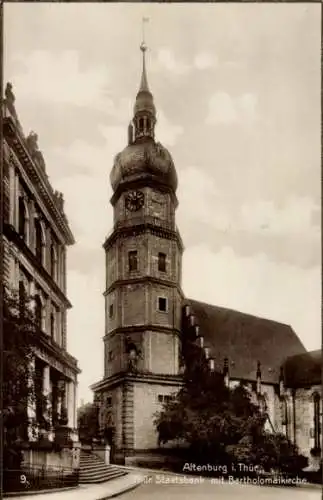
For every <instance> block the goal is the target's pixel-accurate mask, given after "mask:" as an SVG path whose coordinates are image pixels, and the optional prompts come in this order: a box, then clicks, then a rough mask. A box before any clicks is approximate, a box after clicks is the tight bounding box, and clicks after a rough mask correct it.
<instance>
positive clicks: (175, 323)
mask: <svg viewBox="0 0 323 500" xmlns="http://www.w3.org/2000/svg"><path fill="white" fill-rule="evenodd" d="M146 50H147V48H146V45H145V44H144V43H143V44H142V45H141V52H142V64H143V68H142V76H141V83H140V87H139V91H138V93H137V96H136V100H135V105H134V113H133V119H132V121H131V122H130V124H129V127H128V145H127V146H126V147H125V149H124V150H123V151H122V152H121V153H119V154H118V155H117V156H116V158H115V161H114V165H113V168H112V171H111V176H110V181H111V185H112V189H113V196H112V198H111V204H112V206H113V211H114V226H113V230H112V232H111V234H110V235H109V236H108V238H107V239H106V241H105V243H104V250H105V255H106V285H105V292H104V297H105V318H106V320H105V324H106V326H105V335H104V377H103V379H102V380H101V381H99V382H97V383H96V384H94V385H93V386H92V389H93V391H94V401H95V402H96V403H97V405H98V407H99V415H100V425H101V427H102V428H103V429H106V430H109V429H110V430H112V431H111V434H110V438H109V439H110V440H111V444H112V446H113V449H114V456H115V457H118V460H119V459H120V457H121V459H122V460H124V461H125V462H126V463H129V462H131V461H135V460H136V456H137V457H138V456H139V455H140V454H142V453H149V452H152V451H156V450H157V449H158V436H157V432H156V429H155V427H154V424H153V420H154V414H155V413H156V412H157V411H158V410H160V409H161V408H162V403H163V402H164V401H165V400H167V399H168V398H171V397H173V395H174V394H176V392H177V391H178V390H179V388H180V387H181V383H182V373H183V366H181V356H180V351H181V346H180V343H181V337H182V335H185V332H186V331H188V330H190V331H193V332H194V334H195V336H196V342H197V343H198V345H200V347H201V348H202V349H203V350H204V353H205V356H206V358H207V359H208V363H209V367H210V370H217V371H220V372H222V373H223V376H224V377H225V381H226V383H227V384H229V385H230V386H234V385H235V384H237V383H239V381H244V382H245V383H246V384H247V386H248V387H249V389H250V391H251V392H252V394H253V397H254V398H255V399H256V400H257V401H259V404H262V405H263V407H264V408H265V409H266V412H267V413H268V422H267V427H268V429H269V430H271V431H272V432H283V433H285V434H286V435H287V436H288V437H289V438H290V439H291V440H292V441H293V442H294V443H296V444H297V445H298V446H299V448H300V451H301V452H303V453H304V454H306V455H310V451H311V450H313V449H314V448H315V449H316V450H320V448H321V428H320V421H321V415H322V402H321V364H320V355H321V353H320V352H314V353H312V352H307V351H306V349H305V348H304V346H303V345H302V343H301V341H300V340H299V338H298V337H297V335H296V333H295V332H294V331H293V329H292V328H291V327H290V326H288V325H285V324H280V323H277V322H274V321H270V320H267V319H263V318H258V317H255V316H251V315H249V314H244V313H241V312H238V311H234V310H229V309H226V308H222V307H218V306H214V305H210V304H205V303H202V302H198V301H196V300H191V299H189V298H187V297H185V295H184V292H183V290H182V286H181V283H182V256H183V251H184V247H183V242H182V239H181V236H180V233H179V230H178V228H177V226H176V216H175V214H176V208H177V206H178V200H177V197H176V189H177V175H176V168H175V165H174V161H173V159H172V157H171V154H170V153H169V151H168V150H167V149H166V148H165V147H164V146H163V145H162V144H160V143H159V142H157V140H156V139H155V125H156V119H157V113H156V108H155V104H154V99H153V95H152V93H151V91H150V89H149V86H148V80H147V73H146ZM214 390H216V387H215V388H214Z"/></svg>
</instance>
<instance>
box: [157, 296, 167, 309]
mask: <svg viewBox="0 0 323 500" xmlns="http://www.w3.org/2000/svg"><path fill="white" fill-rule="evenodd" d="M158 309H159V311H162V312H166V311H167V299H166V298H165V297H158Z"/></svg>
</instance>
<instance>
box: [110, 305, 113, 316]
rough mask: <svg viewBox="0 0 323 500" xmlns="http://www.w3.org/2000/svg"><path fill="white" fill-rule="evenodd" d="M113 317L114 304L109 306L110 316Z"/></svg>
mask: <svg viewBox="0 0 323 500" xmlns="http://www.w3.org/2000/svg"><path fill="white" fill-rule="evenodd" d="M112 317H113V304H110V306H109V318H112Z"/></svg>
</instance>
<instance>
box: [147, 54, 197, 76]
mask: <svg viewBox="0 0 323 500" xmlns="http://www.w3.org/2000/svg"><path fill="white" fill-rule="evenodd" d="M152 69H155V70H156V69H159V70H166V71H169V72H170V73H173V74H175V75H185V74H187V73H188V72H189V71H190V65H189V64H187V63H184V62H183V61H180V60H179V59H176V57H175V55H174V52H173V51H172V50H171V49H169V48H161V49H159V51H158V53H157V60H156V61H155V62H153V63H152Z"/></svg>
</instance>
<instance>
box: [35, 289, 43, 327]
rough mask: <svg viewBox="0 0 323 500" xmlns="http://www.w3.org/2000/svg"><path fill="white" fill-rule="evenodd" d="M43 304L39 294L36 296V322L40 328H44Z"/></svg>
mask: <svg viewBox="0 0 323 500" xmlns="http://www.w3.org/2000/svg"><path fill="white" fill-rule="evenodd" d="M42 319H43V304H42V301H41V298H40V296H39V295H36V297H35V323H36V326H37V328H39V330H41V329H42Z"/></svg>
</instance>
